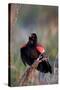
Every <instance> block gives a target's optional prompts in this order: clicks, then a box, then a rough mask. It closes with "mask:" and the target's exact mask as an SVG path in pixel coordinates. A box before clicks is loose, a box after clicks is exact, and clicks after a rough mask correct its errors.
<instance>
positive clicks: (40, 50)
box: [36, 45, 45, 53]
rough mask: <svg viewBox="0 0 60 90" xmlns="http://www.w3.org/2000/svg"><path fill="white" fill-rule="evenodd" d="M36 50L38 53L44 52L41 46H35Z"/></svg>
mask: <svg viewBox="0 0 60 90" xmlns="http://www.w3.org/2000/svg"><path fill="white" fill-rule="evenodd" d="M36 49H37V50H38V51H39V52H40V53H44V52H45V49H44V47H43V46H42V45H37V46H36Z"/></svg>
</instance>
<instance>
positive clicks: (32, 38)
mask: <svg viewBox="0 0 60 90" xmlns="http://www.w3.org/2000/svg"><path fill="white" fill-rule="evenodd" d="M29 43H30V45H31V46H35V45H36V44H37V35H36V34H35V33H32V34H31V36H30V37H29Z"/></svg>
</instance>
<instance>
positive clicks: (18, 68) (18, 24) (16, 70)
mask: <svg viewBox="0 0 60 90" xmlns="http://www.w3.org/2000/svg"><path fill="white" fill-rule="evenodd" d="M10 22H11V23H10V28H11V30H10V33H11V36H10V62H11V67H10V68H11V86H17V85H19V83H18V80H19V78H20V77H21V75H22V74H23V73H24V71H25V69H26V67H25V66H24V65H23V63H22V61H21V57H20V48H21V46H22V45H24V44H25V43H27V41H28V37H29V35H30V34H31V33H32V32H34V33H36V34H37V37H38V43H40V44H42V45H43V46H44V47H45V49H46V52H47V55H48V56H49V61H50V63H51V65H52V66H53V64H54V60H55V58H56V56H57V55H58V7H57V6H43V5H27V4H25V5H24V4H11V15H10Z"/></svg>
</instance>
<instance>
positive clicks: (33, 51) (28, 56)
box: [20, 33, 52, 73]
mask: <svg viewBox="0 0 60 90" xmlns="http://www.w3.org/2000/svg"><path fill="white" fill-rule="evenodd" d="M20 51H21V58H22V61H23V63H24V65H26V64H28V65H32V64H33V63H34V61H35V60H36V59H37V58H38V57H39V55H41V60H42V59H43V58H44V57H47V55H46V53H45V49H44V47H43V46H42V45H38V44H37V35H36V34H35V33H32V34H31V36H30V37H29V41H28V42H27V44H25V45H24V46H23V47H22V48H21V49H20ZM37 70H39V71H40V72H44V73H47V72H50V73H52V69H51V65H50V64H49V62H48V57H47V60H44V61H42V62H41V63H39V64H38V67H37Z"/></svg>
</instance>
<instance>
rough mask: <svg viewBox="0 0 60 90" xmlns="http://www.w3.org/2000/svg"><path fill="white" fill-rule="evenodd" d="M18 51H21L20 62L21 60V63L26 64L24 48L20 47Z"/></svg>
mask: <svg viewBox="0 0 60 90" xmlns="http://www.w3.org/2000/svg"><path fill="white" fill-rule="evenodd" d="M20 52H21V58H22V62H23V64H24V65H25V66H26V55H25V49H24V48H21V49H20Z"/></svg>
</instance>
